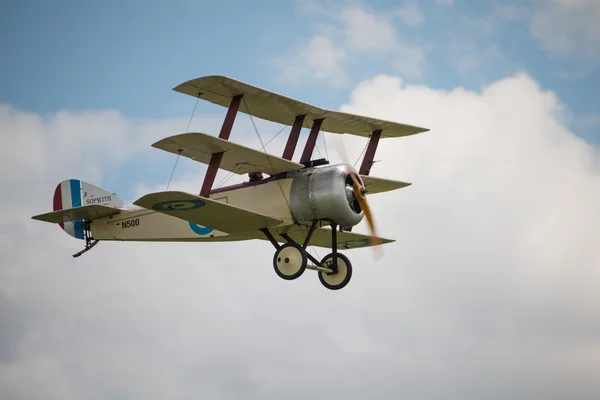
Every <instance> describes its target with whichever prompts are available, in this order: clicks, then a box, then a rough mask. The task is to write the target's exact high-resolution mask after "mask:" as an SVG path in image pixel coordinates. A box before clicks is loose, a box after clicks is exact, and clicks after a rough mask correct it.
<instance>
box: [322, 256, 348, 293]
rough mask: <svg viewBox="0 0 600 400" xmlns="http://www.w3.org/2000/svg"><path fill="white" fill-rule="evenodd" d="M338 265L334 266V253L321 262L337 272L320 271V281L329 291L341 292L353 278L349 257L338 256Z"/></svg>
mask: <svg viewBox="0 0 600 400" xmlns="http://www.w3.org/2000/svg"><path fill="white" fill-rule="evenodd" d="M336 258H337V265H334V264H333V253H331V254H327V255H326V256H325V257H323V259H322V260H321V264H322V265H323V266H324V267H326V268H329V269H331V270H333V271H335V272H331V273H329V272H325V271H319V280H320V281H321V283H322V284H323V286H325V287H326V288H327V289H330V290H340V289H342V288H343V287H344V286H346V285H347V284H348V282H350V278H352V264H351V263H350V260H348V257H346V256H345V255H343V254H340V253H338V254H337V257H336Z"/></svg>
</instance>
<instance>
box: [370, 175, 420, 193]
mask: <svg viewBox="0 0 600 400" xmlns="http://www.w3.org/2000/svg"><path fill="white" fill-rule="evenodd" d="M360 178H361V179H362V181H363V183H364V184H365V187H366V188H367V193H368V194H374V193H382V192H389V191H390V190H396V189H402V188H403V187H407V186H410V185H411V183H408V182H400V181H393V180H391V179H383V178H374V177H372V176H368V175H361V176H360Z"/></svg>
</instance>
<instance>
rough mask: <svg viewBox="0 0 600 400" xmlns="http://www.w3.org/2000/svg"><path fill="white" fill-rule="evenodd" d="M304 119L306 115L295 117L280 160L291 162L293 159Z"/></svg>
mask: <svg viewBox="0 0 600 400" xmlns="http://www.w3.org/2000/svg"><path fill="white" fill-rule="evenodd" d="M305 117H306V115H296V119H295V120H294V125H293V126H292V130H291V131H290V136H289V137H288V141H287V143H286V145H285V150H283V155H282V156H281V158H285V159H286V160H291V159H292V157H294V151H295V150H296V145H297V144H298V138H299V137H300V130H301V129H302V124H304V118H305Z"/></svg>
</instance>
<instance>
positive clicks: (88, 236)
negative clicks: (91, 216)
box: [73, 221, 100, 258]
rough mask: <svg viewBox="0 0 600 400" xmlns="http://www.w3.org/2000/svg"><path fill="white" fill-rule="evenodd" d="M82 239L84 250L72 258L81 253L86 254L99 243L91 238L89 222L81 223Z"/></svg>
mask: <svg viewBox="0 0 600 400" xmlns="http://www.w3.org/2000/svg"><path fill="white" fill-rule="evenodd" d="M83 238H84V239H85V248H84V249H83V250H81V251H80V252H78V253H75V254H73V258H77V257H79V256H80V255H82V254H83V253H87V252H88V251H89V250H91V249H92V247H94V246H95V245H97V244H98V242H99V241H100V240H96V239H94V238H93V237H92V232H91V231H90V221H83Z"/></svg>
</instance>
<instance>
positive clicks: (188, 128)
mask: <svg viewBox="0 0 600 400" xmlns="http://www.w3.org/2000/svg"><path fill="white" fill-rule="evenodd" d="M198 101H200V93H198V97H197V98H196V104H194V109H193V110H192V115H190V120H189V121H188V125H187V128H185V133H187V132H188V131H189V130H190V125H191V124H192V118H194V113H195V112H196V107H197V106H198Z"/></svg>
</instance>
